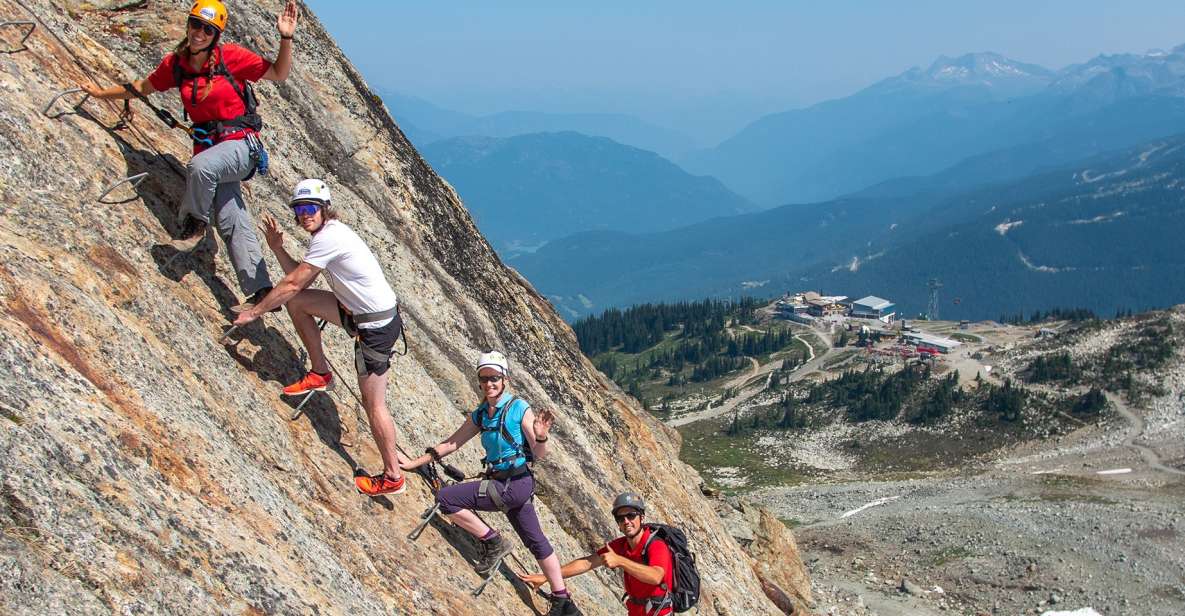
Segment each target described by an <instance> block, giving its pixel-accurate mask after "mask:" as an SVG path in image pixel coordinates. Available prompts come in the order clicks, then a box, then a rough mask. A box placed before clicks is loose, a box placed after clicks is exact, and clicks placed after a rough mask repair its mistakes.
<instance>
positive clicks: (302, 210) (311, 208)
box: [289, 201, 321, 216]
mask: <svg viewBox="0 0 1185 616" xmlns="http://www.w3.org/2000/svg"><path fill="white" fill-rule="evenodd" d="M289 207H291V208H292V213H293V214H296V215H297V216H316V215H317V210H319V209H321V204H319V203H309V202H307V201H306V202H303V203H293V204H292V205H291V206H289Z"/></svg>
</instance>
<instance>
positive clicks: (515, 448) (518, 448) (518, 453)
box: [473, 395, 526, 472]
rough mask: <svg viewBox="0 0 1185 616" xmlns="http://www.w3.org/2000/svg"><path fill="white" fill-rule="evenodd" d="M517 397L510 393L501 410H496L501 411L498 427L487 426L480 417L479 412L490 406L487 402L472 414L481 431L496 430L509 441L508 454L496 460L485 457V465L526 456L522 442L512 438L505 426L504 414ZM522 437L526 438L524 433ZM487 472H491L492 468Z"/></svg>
mask: <svg viewBox="0 0 1185 616" xmlns="http://www.w3.org/2000/svg"><path fill="white" fill-rule="evenodd" d="M518 399H519V397H518V396H515V395H511V396H510V399H509V400H507V401H506V404H504V405H502V410H500V411H498V412H499V413H501V415H499V417H498V428H497V429H494V428H487V427H486V425H485V421H483V420H482V418H481V413H483V412H484V411H487V410H489V408H490V405H489V403H488V402H486V403H484V404H485V408H484V409H482V408H480V407H479V408H478V409H477V412H475V413H474V414H473V423H474V425H476V426H477V427H478V428H479V429H480V430H481V431H482V432H497V433H498V434H499V436H501V437H502V439H503V440H505V441H506V442H507V443H510V447H511V452H510V453H509V454H507V455H504V456H502V457H500V458H498V459H497V460H490V459H489V458H487V459H486V466H488V467H492V466H494V465H496V464H501V463H502V462H505V461H506V460H513V459H515V458H526V455H525V454H524V452H523V444H522V443H519V442H518V441H516V440H514V437H513V436H511V434H510V430H508V429H507V428H506V416H507V415H508V414H510V407H511V406H512V405H513V404H514V403H515V401H516V400H518ZM495 408H496V407H495ZM523 438H524V440H525V439H526V435H525V434H524V435H523ZM524 466H525V465H524ZM489 472H492V470H491V471H489Z"/></svg>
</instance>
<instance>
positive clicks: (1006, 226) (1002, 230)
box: [996, 220, 1025, 237]
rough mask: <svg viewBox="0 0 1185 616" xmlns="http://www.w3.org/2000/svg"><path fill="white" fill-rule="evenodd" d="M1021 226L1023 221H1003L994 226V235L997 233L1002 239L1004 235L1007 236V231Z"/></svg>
mask: <svg viewBox="0 0 1185 616" xmlns="http://www.w3.org/2000/svg"><path fill="white" fill-rule="evenodd" d="M1023 224H1025V221H1023V220H1017V221H1012V220H1005V221H1004V222H1002V223H1000V224H998V225H996V233H999V234H1000V237H1004V236H1005V235H1007V234H1008V232H1009V231H1011V230H1012V228H1013V227H1019V226H1021V225H1023Z"/></svg>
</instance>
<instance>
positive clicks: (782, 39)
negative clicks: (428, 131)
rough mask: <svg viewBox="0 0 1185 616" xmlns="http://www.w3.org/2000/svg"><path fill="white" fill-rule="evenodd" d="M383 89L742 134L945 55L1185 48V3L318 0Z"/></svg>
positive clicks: (482, 105) (1069, 54) (496, 107)
mask: <svg viewBox="0 0 1185 616" xmlns="http://www.w3.org/2000/svg"><path fill="white" fill-rule="evenodd" d="M308 4H309V5H310V7H311V8H312V9H313V11H314V12H315V13H316V14H317V16H318V17H319V18H320V19H321V20H322V21H323V23H324V24H325V26H326V27H327V28H328V29H329V31H330V33H331V34H332V35H333V36H334V38H335V39H336V40H337V42H338V44H339V45H341V46H342V48H343V49H344V50H345V51H346V53H347V55H349V57H350V58H351V60H353V61H354V63H355V64H356V65H357V66H358V67H359V68H360V69H361V70H362V72H363V74H364V75H365V76H366V78H367V80H368V81H370V82H371V85H372V86H375V87H376V88H378V89H380V90H395V91H399V92H402V93H406V94H411V95H415V96H419V97H422V98H424V99H427V100H429V101H431V102H433V103H436V104H439V105H441V106H444V107H448V108H451V109H457V110H460V111H465V112H468V113H491V112H496V111H506V110H538V111H557V112H559V111H582V112H591V111H604V112H623V113H632V114H635V115H638V116H641V117H643V118H645V119H647V120H650V121H653V122H657V123H660V124H665V125H668V126H672V127H674V128H678V129H680V130H684V131H687V130H695V127H696V126H703V127H704V130H707V131H712V132H721V133H724V132H728V131H730V130H735V129H734V128H732V127H733V126H734V125H736V128H739V125H742V124H744V123H746V122H747V121H749V120H751V119H754V118H756V117H757V116H759V115H762V114H764V113H770V112H773V111H783V110H786V109H791V108H795V107H801V106H805V105H807V104H810V103H814V102H818V101H820V100H826V99H828V98H834V97H838V96H844V95H846V94H850V93H852V92H854V91H856V90H858V89H860V88H861V87H864V86H866V85H868V84H870V83H873V82H875V81H877V80H879V79H882V78H884V77H888V76H891V75H894V74H897V73H900V72H901V71H903V70H906V69H908V68H909V67H911V66H926V65H929V64H930V63H931V62H932V61H933V60H934V59H935V58H936V57H937V56H939V55H941V54H946V55H951V56H954V55H960V54H963V53H966V52H971V51H995V52H998V53H1002V54H1004V55H1006V56H1008V57H1011V58H1013V59H1016V60H1021V61H1025V62H1032V63H1036V64H1042V65H1045V66H1047V67H1049V68H1061V67H1063V66H1065V65H1067V64H1070V63H1075V62H1081V61H1085V60H1087V59H1089V58H1091V57H1093V56H1095V55H1098V54H1100V53H1121V52H1143V51H1146V50H1148V49H1151V48H1157V47H1159V48H1170V47H1174V46H1176V45H1180V44H1182V43H1185V30H1182V28H1181V25H1182V24H1183V23H1185V2H1181V1H1180V0H1175V1H1173V2H1169V1H1162V0H1155V1H1148V2H1117V1H1104V0H1075V1H1073V2H1070V1H1064V0H1057V1H1048V2H1041V1H1040V0H1037V1H1033V0H1029V1H1027V2H1020V1H1014V0H1002V1H1001V0H998V1H995V2H978V3H972V2H959V1H951V0H945V1H941V2H940V1H935V0H917V1H903V2H892V3H890V2H876V3H873V2H853V1H833V2H797V1H795V2H791V1H782V2H777V1H773V0H760V1H757V0H755V1H749V2H730V3H725V2H702V1H697V0H683V1H680V2H675V1H672V0H652V1H638V0H634V1H632V2H624V1H618V0H601V1H598V2H583V3H578V2H554V1H553V2H525V1H513V0H508V1H497V0H481V1H474V0H440V1H437V2H417V3H410V2H391V1H389V0H350V1H348V2H342V1H340V0H339V1H337V2H329V1H328V0H309V2H308Z"/></svg>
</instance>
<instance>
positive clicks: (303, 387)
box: [284, 370, 333, 396]
mask: <svg viewBox="0 0 1185 616" xmlns="http://www.w3.org/2000/svg"><path fill="white" fill-rule="evenodd" d="M326 389H333V373H332V372H330V373H327V374H317V373H316V372H313V371H312V370H309V372H308V374H306V375H304V376H303V377H301V379H300V380H299V381H297V382H295V383H293V384H291V385H289V386H287V387H285V388H284V395H286V396H298V395H300V394H303V393H307V392H310V391H325V390H326Z"/></svg>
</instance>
